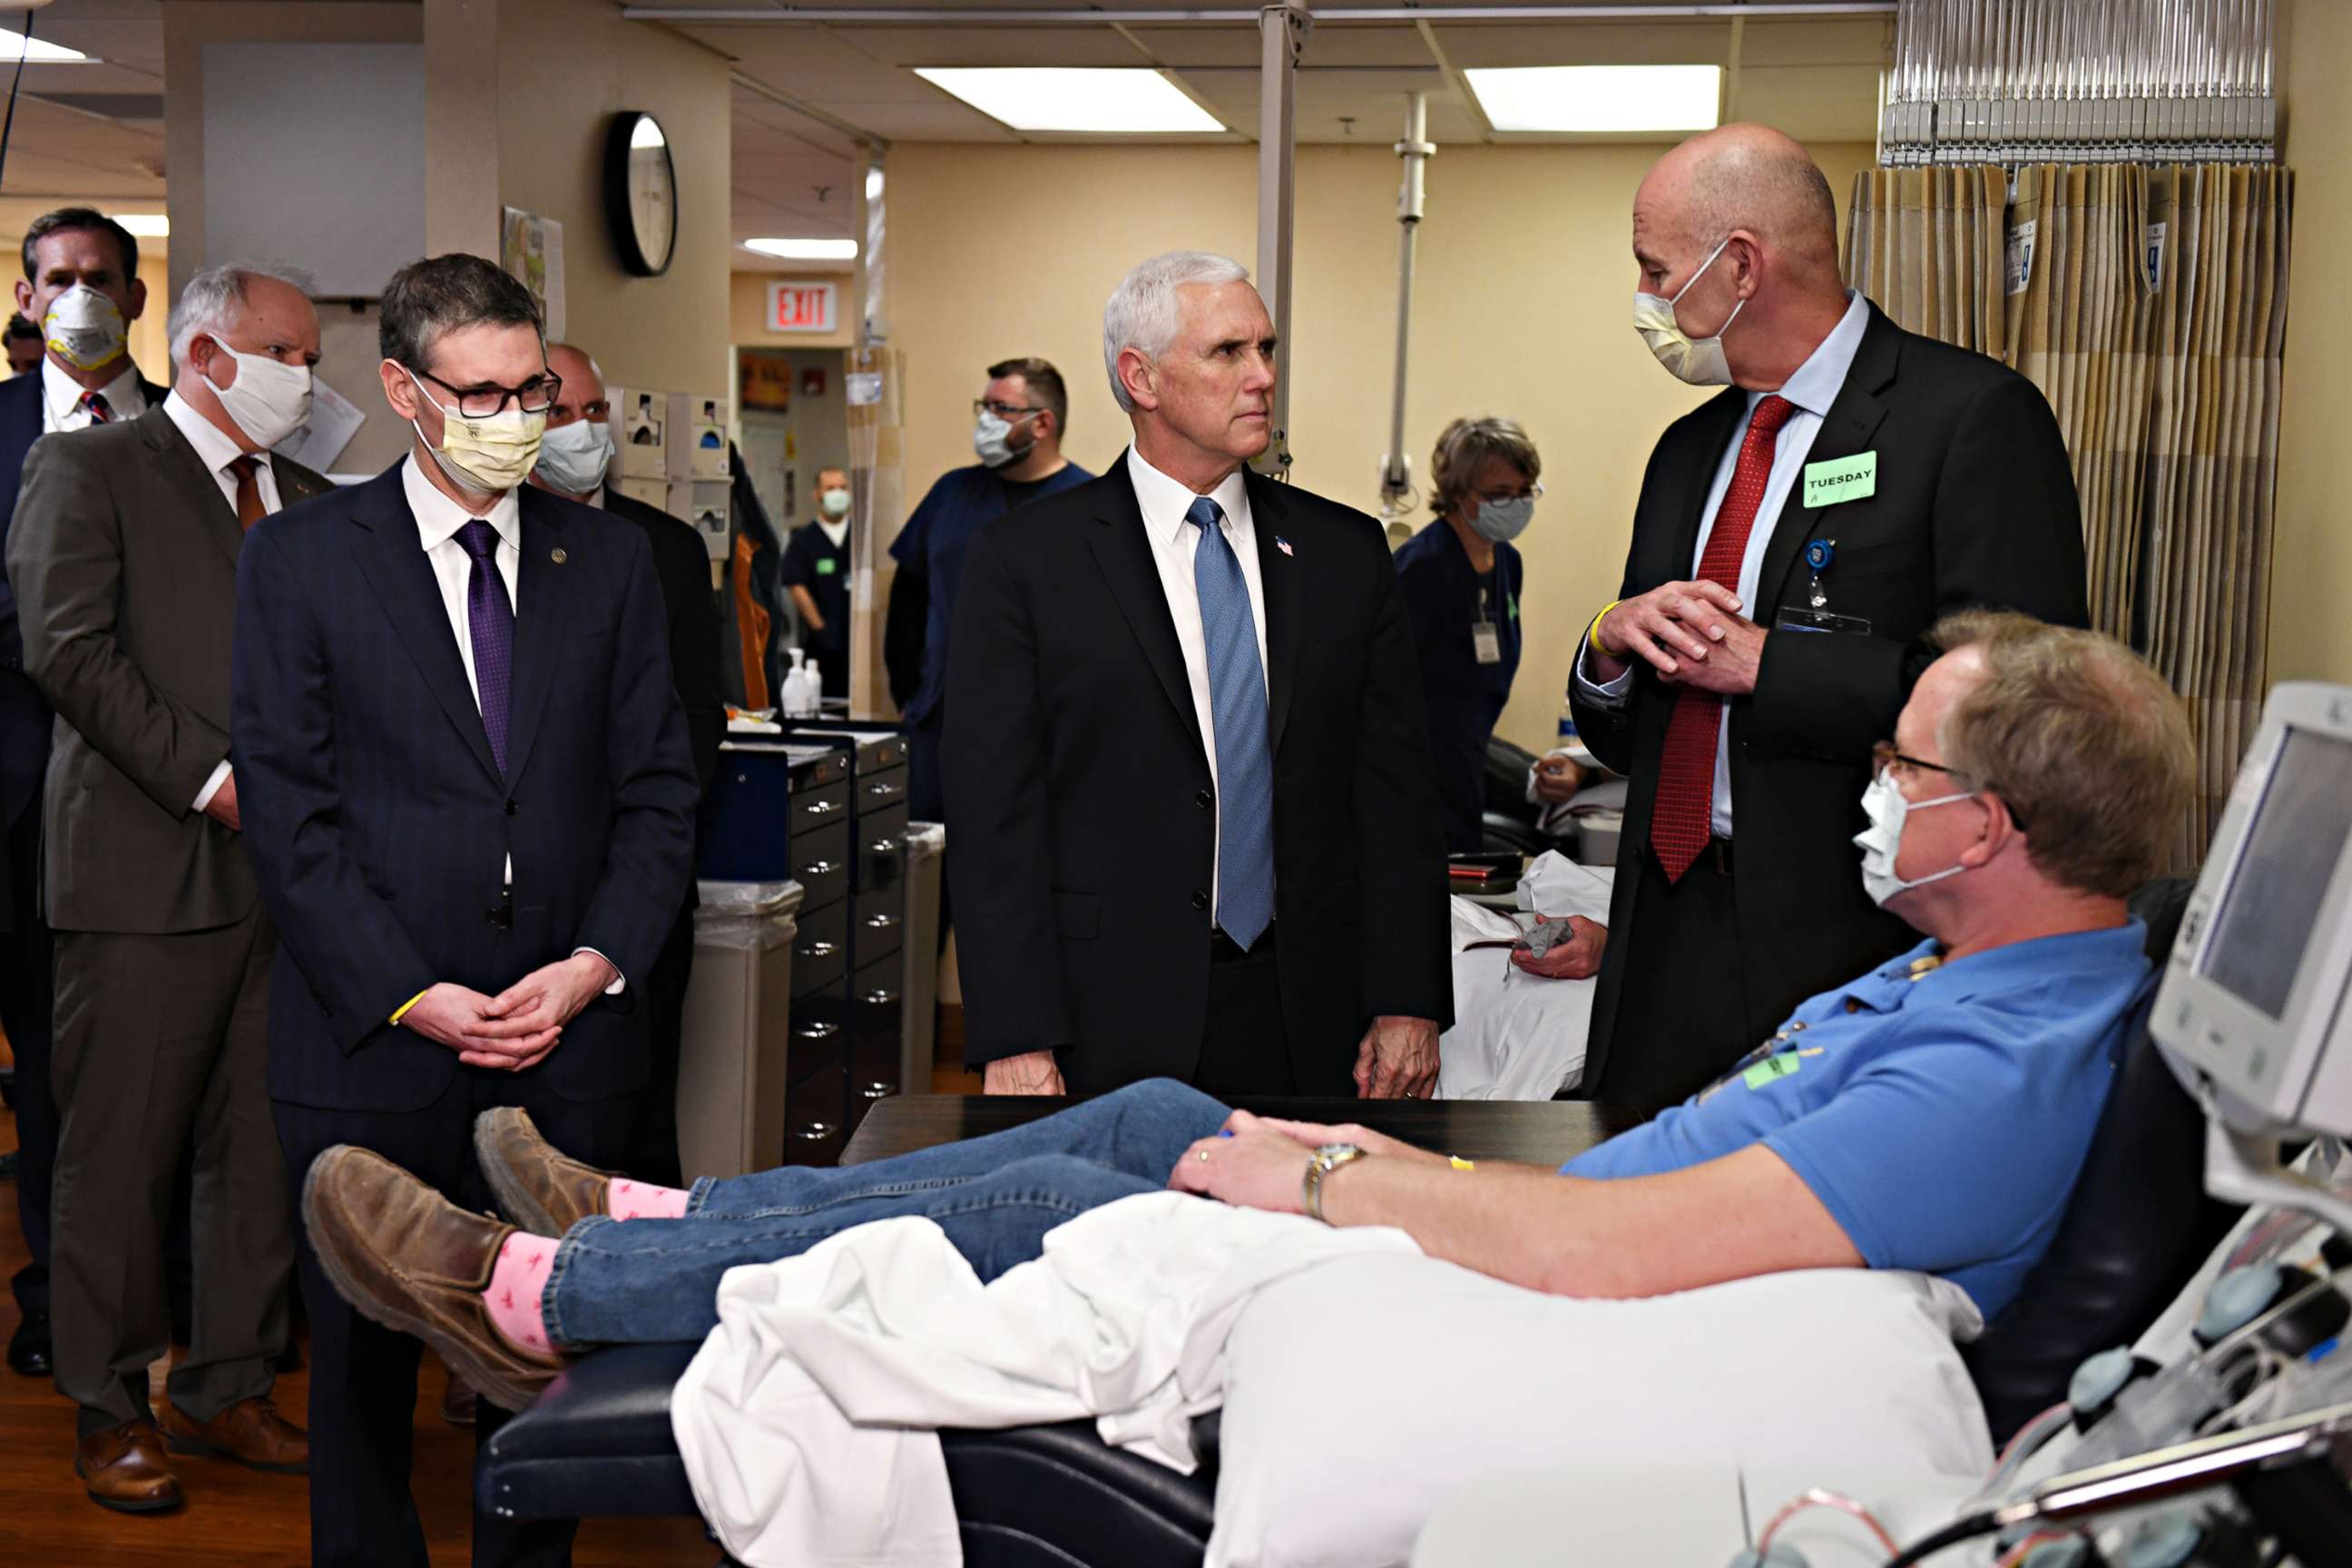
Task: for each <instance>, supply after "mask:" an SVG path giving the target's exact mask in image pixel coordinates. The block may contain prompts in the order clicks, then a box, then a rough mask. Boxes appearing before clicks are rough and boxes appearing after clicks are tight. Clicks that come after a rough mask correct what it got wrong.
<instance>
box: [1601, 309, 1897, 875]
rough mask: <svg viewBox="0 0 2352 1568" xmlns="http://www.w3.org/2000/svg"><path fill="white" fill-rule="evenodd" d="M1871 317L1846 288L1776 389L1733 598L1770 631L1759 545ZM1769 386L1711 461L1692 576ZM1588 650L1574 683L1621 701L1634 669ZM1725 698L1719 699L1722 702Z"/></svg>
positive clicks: (1721, 780) (1721, 823) (1723, 812)
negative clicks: (1827, 323)
mask: <svg viewBox="0 0 2352 1568" xmlns="http://www.w3.org/2000/svg"><path fill="white" fill-rule="evenodd" d="M1869 324H1870V304H1869V301H1867V300H1864V299H1863V297H1862V296H1861V295H1859V294H1856V293H1854V292H1853V291H1852V290H1848V291H1847V293H1846V308H1845V314H1844V315H1843V317H1841V318H1840V319H1839V321H1838V324H1837V325H1836V326H1834V327H1832V328H1831V329H1830V335H1829V336H1828V337H1825V338H1823V339H1822V341H1821V343H1820V345H1819V346H1818V347H1816V348H1815V349H1814V350H1813V352H1812V353H1811V355H1809V356H1808V357H1807V358H1806V360H1805V363H1803V364H1801V365H1799V366H1798V367H1797V373H1796V374H1794V375H1792V376H1790V378H1789V380H1788V383H1787V384H1785V385H1783V386H1782V387H1781V388H1780V391H1779V393H1778V395H1779V396H1781V397H1785V398H1787V399H1788V400H1789V401H1790V403H1792V404H1794V405H1796V412H1795V413H1793V414H1791V415H1790V416H1789V419H1788V423H1786V424H1784V425H1782V426H1780V437H1779V438H1778V439H1777V440H1776V441H1775V442H1774V444H1773V447H1772V474H1771V477H1770V478H1769V479H1767V480H1766V481H1765V483H1764V499H1763V500H1761V501H1760V502H1759V503H1758V504H1757V508H1756V522H1755V525H1754V526H1753V527H1752V528H1750V529H1749V530H1748V552H1747V553H1746V554H1745V555H1743V556H1742V557H1741V558H1740V562H1739V585H1738V594H1739V602H1740V604H1741V605H1745V606H1746V608H1745V610H1744V611H1743V612H1742V613H1743V614H1745V615H1746V616H1748V619H1750V620H1752V621H1754V622H1755V623H1756V624H1757V625H1759V626H1762V627H1763V628H1764V629H1765V631H1766V632H1767V633H1768V634H1769V632H1770V631H1771V629H1772V621H1773V618H1774V616H1777V615H1778V614H1779V611H1780V607H1779V606H1778V605H1759V604H1758V603H1757V602H1756V579H1757V577H1758V576H1759V574H1761V573H1762V572H1763V569H1764V552H1766V551H1767V550H1768V549H1769V548H1770V547H1771V543H1772V531H1773V529H1774V527H1775V526H1776V525H1777V524H1778V523H1779V522H1780V512H1781V508H1782V506H1783V504H1784V503H1786V502H1787V500H1788V499H1789V492H1790V490H1792V489H1795V488H1796V485H1797V475H1798V473H1799V472H1800V471H1801V469H1802V468H1804V466H1805V458H1806V456H1807V454H1809V453H1810V452H1811V450H1812V447H1813V437H1815V436H1817V435H1819V434H1820V433H1821V428H1822V420H1823V419H1824V418H1826V417H1828V416H1829V411H1830V405H1831V404H1832V403H1834V402H1836V401H1837V395H1838V394H1839V392H1841V391H1842V390H1843V388H1844V386H1845V377H1846V372H1848V371H1849V370H1851V369H1853V356H1854V353H1855V352H1856V351H1857V350H1859V349H1860V348H1861V347H1862V333H1863V329H1864V328H1865V327H1867V326H1868V325H1869ZM1772 395H1774V394H1770V393H1763V392H1751V393H1749V394H1748V415H1747V416H1743V417H1742V418H1741V419H1740V422H1739V428H1738V430H1736V431H1734V432H1733V433H1732V437H1731V440H1730V443H1729V444H1728V445H1727V446H1726V447H1724V449H1723V457H1722V458H1721V460H1719V461H1718V462H1717V464H1716V468H1715V484H1714V486H1713V488H1712V489H1709V490H1708V491H1707V494H1706V510H1705V511H1703V512H1701V513H1700V514H1699V520H1700V521H1699V529H1698V542H1697V543H1696V545H1694V546H1693V547H1692V550H1691V576H1692V577H1693V578H1694V579H1695V578H1696V577H1697V575H1698V563H1700V562H1701V561H1704V560H1706V542H1707V539H1708V537H1709V536H1710V535H1711V534H1713V533H1714V532H1715V516H1716V513H1717V512H1718V511H1720V510H1722V508H1723V497H1724V492H1726V491H1727V490H1728V489H1731V477H1732V475H1733V473H1734V472H1736V471H1737V470H1738V467H1739V447H1740V444H1741V443H1742V442H1743V441H1744V440H1745V439H1746V438H1747V435H1748V417H1752V416H1754V414H1755V413H1756V405H1758V404H1759V403H1761V402H1763V401H1764V399H1765V398H1767V397H1768V396H1772ZM1591 657H1592V637H1591V628H1590V627H1587V628H1586V632H1585V638H1584V646H1583V649H1582V651H1581V652H1580V653H1579V654H1578V655H1577V659H1576V685H1577V689H1578V690H1579V691H1580V692H1581V693H1582V694H1583V695H1584V698H1585V700H1587V701H1590V702H1593V703H1597V704H1599V705H1601V706H1602V707H1613V706H1615V705H1617V704H1620V703H1622V702H1623V701H1624V700H1625V698H1626V696H1627V694H1628V693H1630V692H1631V691H1632V690H1633V676H1634V673H1635V672H1634V671H1633V670H1632V669H1628V670H1627V671H1626V672H1625V673H1624V674H1622V675H1621V676H1619V677H1618V678H1617V679H1614V680H1612V681H1611V682H1609V683H1608V684H1607V685H1605V686H1604V685H1601V683H1600V682H1598V681H1596V680H1594V679H1592V675H1591V670H1590V669H1589V668H1587V661H1588V660H1589V659H1591ZM1725 703H1726V706H1727V708H1728V704H1729V699H1728V698H1727V699H1725ZM1708 826H1709V827H1710V829H1711V831H1712V832H1713V833H1714V834H1715V836H1716V837H1717V838H1728V837H1731V723H1730V715H1729V713H1728V711H1727V712H1726V714H1725V716H1724V722H1722V723H1721V724H1718V725H1717V726H1716V733H1715V803H1714V810H1713V812H1712V813H1711V821H1710V823H1709V825H1708Z"/></svg>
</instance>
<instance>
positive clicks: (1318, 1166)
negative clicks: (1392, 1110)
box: [1300, 1143, 1370, 1225]
mask: <svg viewBox="0 0 2352 1568" xmlns="http://www.w3.org/2000/svg"><path fill="white" fill-rule="evenodd" d="M1368 1153H1370V1150H1368V1149H1360V1148H1358V1147H1357V1146H1356V1145H1355V1144H1353V1143H1326V1144H1324V1145H1323V1146H1322V1147H1321V1148H1319V1149H1318V1150H1316V1151H1315V1153H1314V1156H1313V1157H1312V1158H1311V1159H1309V1160H1308V1161H1307V1179H1306V1183H1305V1185H1304V1186H1303V1187H1302V1188H1301V1189H1300V1190H1301V1192H1302V1193H1303V1194H1305V1199H1306V1207H1307V1213H1308V1214H1310V1215H1314V1216H1315V1217H1316V1218H1317V1219H1323V1183H1324V1181H1325V1179H1326V1178H1327V1177H1328V1176H1329V1175H1330V1174H1331V1173H1332V1172H1334V1171H1336V1170H1338V1169H1339V1167H1340V1166H1342V1165H1345V1164H1348V1163H1350V1162H1352V1161H1356V1160H1360V1159H1362V1158H1363V1157H1364V1156H1365V1155H1366V1154H1368ZM1323 1223H1324V1224H1325V1225H1329V1224H1330V1223H1331V1222H1330V1221H1329V1220H1328V1219H1323Z"/></svg>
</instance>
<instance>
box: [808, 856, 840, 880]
mask: <svg viewBox="0 0 2352 1568" xmlns="http://www.w3.org/2000/svg"><path fill="white" fill-rule="evenodd" d="M840 869H841V868H840V867H838V866H836V865H835V864H834V863H833V862H832V861H830V860H818V861H815V862H814V863H812V864H810V865H806V866H803V867H802V868H801V875H802V876H803V877H830V876H832V875H833V874H834V873H835V871H838V870H840Z"/></svg>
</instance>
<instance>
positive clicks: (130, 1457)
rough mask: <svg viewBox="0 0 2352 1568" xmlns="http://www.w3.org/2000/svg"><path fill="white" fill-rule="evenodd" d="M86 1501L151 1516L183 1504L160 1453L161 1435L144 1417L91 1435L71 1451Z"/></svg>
mask: <svg viewBox="0 0 2352 1568" xmlns="http://www.w3.org/2000/svg"><path fill="white" fill-rule="evenodd" d="M74 1474H75V1475H78V1476H79V1477H80V1478H81V1479H82V1485H83V1486H84V1487H85V1488H86V1489H88V1490H89V1500H90V1501H92V1502H94V1503H96V1504H98V1506H99V1507H100V1508H110V1509H112V1510H115V1511H116V1512H117V1513H154V1512H156V1511H158V1510H162V1509H167V1508H177V1507H179V1506H180V1504H181V1503H182V1502H184V1501H185V1500H186V1499H185V1496H184V1494H183V1493H182V1492H181V1490H180V1478H179V1477H177V1476H175V1475H173V1473H172V1461H171V1459H170V1458H168V1457H167V1456H166V1455H165V1454H164V1452H163V1434H162V1433H161V1432H159V1431H157V1430H156V1429H155V1423H154V1422H153V1421H152V1420H148V1419H145V1418H142V1419H140V1420H137V1421H125V1422H123V1423H122V1424H121V1425H120V1426H109V1427H108V1428H106V1430H104V1431H103V1432H93V1433H91V1434H90V1435H89V1436H87V1437H84V1438H83V1439H82V1440H81V1443H80V1445H79V1447H76V1448H75V1450H74Z"/></svg>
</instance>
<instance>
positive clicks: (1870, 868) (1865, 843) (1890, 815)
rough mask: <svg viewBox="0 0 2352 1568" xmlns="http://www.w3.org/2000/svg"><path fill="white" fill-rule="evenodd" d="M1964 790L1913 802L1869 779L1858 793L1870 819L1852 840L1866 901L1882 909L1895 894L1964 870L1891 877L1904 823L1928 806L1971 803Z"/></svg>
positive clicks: (1883, 779)
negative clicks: (1858, 851)
mask: <svg viewBox="0 0 2352 1568" xmlns="http://www.w3.org/2000/svg"><path fill="white" fill-rule="evenodd" d="M1975 798H1976V796H1975V795H1972V794H1970V793H1969V791H1967V790H1962V791H1961V792H1960V793H1959V794H1958V795H1937V797H1936V798H1935V799H1933V800H1913V799H1911V798H1909V797H1908V796H1906V795H1904V793H1903V791H1902V788H1901V786H1899V785H1898V784H1895V781H1894V780H1893V779H1892V778H1889V777H1887V776H1886V775H1885V774H1884V773H1881V774H1879V775H1878V776H1877V777H1875V778H1874V779H1872V780H1871V781H1870V784H1869V785H1868V787H1866V788H1865V789H1864V791H1863V792H1862V809H1863V811H1864V814H1866V815H1867V816H1869V818H1870V826H1868V827H1866V828H1864V829H1863V831H1861V832H1860V833H1857V834H1855V835H1854V836H1853V841H1854V843H1856V844H1858V845H1860V846H1861V847H1862V886H1863V889H1864V891H1865V892H1867V893H1869V895H1870V901H1871V902H1872V903H1874V904H1876V905H1878V906H1879V907H1881V908H1882V909H1883V908H1885V904H1886V900H1889V899H1891V898H1893V897H1894V896H1895V894H1897V893H1901V892H1906V891H1908V890H1909V889H1913V888H1924V887H1926V886H1927V884H1928V883H1930V882H1940V881H1942V880H1943V879H1945V878H1947V877H1957V876H1958V875H1959V874H1960V873H1961V872H1962V871H1964V870H1966V869H1968V868H1967V867H1965V866H1953V867H1949V868H1946V869H1944V870H1941V871H1937V872H1936V873H1935V874H1934V875H1933V876H1927V877H1916V878H1914V879H1911V880H1910V881H1907V882H1906V881H1905V880H1904V879H1902V878H1900V877H1898V876H1896V875H1895V859H1896V858H1897V857H1898V856H1900V855H1901V854H1902V853H1903V823H1904V819H1905V818H1906V817H1907V816H1909V815H1910V814H1911V813H1913V812H1915V811H1926V810H1927V809H1928V808H1929V807H1930V806H1937V805H1951V804H1952V803H1953V802H1954V801H1956V800H1974V799H1975Z"/></svg>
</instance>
